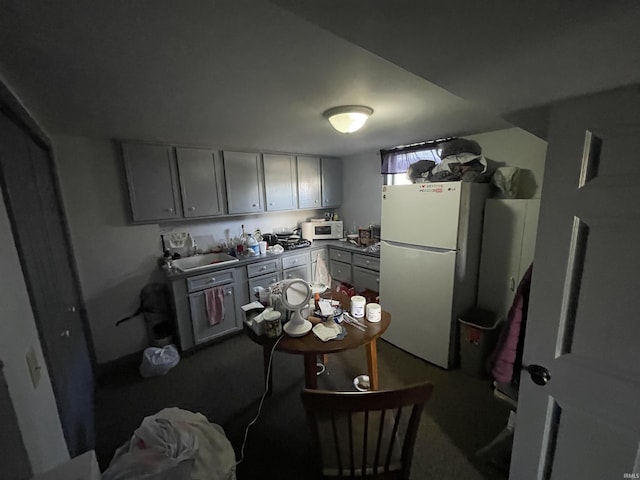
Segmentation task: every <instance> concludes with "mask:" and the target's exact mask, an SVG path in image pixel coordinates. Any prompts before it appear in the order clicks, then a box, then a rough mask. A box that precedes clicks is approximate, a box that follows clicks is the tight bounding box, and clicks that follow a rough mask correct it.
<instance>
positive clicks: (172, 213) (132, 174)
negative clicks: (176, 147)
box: [122, 143, 181, 222]
mask: <svg viewBox="0 0 640 480" xmlns="http://www.w3.org/2000/svg"><path fill="white" fill-rule="evenodd" d="M122 152H123V158H124V167H125V172H126V175H127V184H128V187H129V200H130V202H131V213H132V218H133V221H134V222H151V221H158V220H171V219H175V218H180V217H181V214H180V198H179V194H178V183H177V172H176V166H175V161H174V157H173V148H172V147H170V146H167V145H149V144H141V143H124V144H123V145H122Z"/></svg>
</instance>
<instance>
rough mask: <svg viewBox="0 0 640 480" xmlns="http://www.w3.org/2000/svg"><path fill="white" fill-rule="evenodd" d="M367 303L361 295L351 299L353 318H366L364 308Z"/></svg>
mask: <svg viewBox="0 0 640 480" xmlns="http://www.w3.org/2000/svg"><path fill="white" fill-rule="evenodd" d="M366 303H367V299H366V298H364V297H361V296H360V295H354V296H353V297H351V316H353V317H354V318H362V317H364V306H365V304H366Z"/></svg>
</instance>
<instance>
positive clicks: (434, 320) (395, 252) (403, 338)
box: [380, 241, 457, 368]
mask: <svg viewBox="0 0 640 480" xmlns="http://www.w3.org/2000/svg"><path fill="white" fill-rule="evenodd" d="M456 255H457V254H456V252H455V251H453V250H443V251H439V252H436V251H433V250H427V249H423V248H406V247H404V246H401V245H397V244H393V243H389V242H385V241H383V242H381V251H380V304H381V305H382V308H384V309H385V310H386V311H388V312H390V313H391V324H390V325H389V328H388V330H387V331H386V332H385V334H384V335H383V338H384V339H385V340H387V341H389V342H391V343H393V344H394V345H396V346H397V347H400V348H402V349H403V350H406V351H407V352H410V353H412V354H413V355H416V356H418V357H420V358H423V359H424V360H427V361H429V362H431V363H435V364H436V365H439V366H441V367H443V368H449V367H450V366H451V360H452V358H451V356H452V355H451V354H452V351H451V342H452V339H451V328H452V323H453V318H452V315H453V311H452V308H453V307H452V302H453V283H454V272H455V263H456Z"/></svg>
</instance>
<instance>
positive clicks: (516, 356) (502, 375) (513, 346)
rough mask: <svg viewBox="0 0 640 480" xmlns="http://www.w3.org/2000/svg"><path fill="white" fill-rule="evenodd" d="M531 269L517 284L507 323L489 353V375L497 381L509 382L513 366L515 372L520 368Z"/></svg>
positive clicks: (531, 268) (512, 375) (531, 267)
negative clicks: (490, 360)
mask: <svg viewBox="0 0 640 480" xmlns="http://www.w3.org/2000/svg"><path fill="white" fill-rule="evenodd" d="M532 270H533V265H531V266H529V268H528V269H527V271H526V272H525V274H524V276H523V277H522V280H521V281H520V284H519V285H518V289H517V290H516V294H515V296H514V298H513V303H512V304H511V308H510V309H509V313H508V315H507V325H506V326H505V328H504V330H503V331H502V335H501V336H500V340H499V341H498V345H497V346H496V349H495V350H494V351H493V354H492V355H491V357H492V362H491V363H492V365H493V367H492V369H491V375H492V376H493V378H494V379H495V380H496V381H498V382H504V383H510V382H511V381H512V380H513V377H514V368H515V369H517V373H519V370H520V363H521V362H522V340H523V338H524V329H525V324H526V321H527V309H528V307H529V289H530V286H531V272H532Z"/></svg>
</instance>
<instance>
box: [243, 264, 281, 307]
mask: <svg viewBox="0 0 640 480" xmlns="http://www.w3.org/2000/svg"><path fill="white" fill-rule="evenodd" d="M281 270H282V269H281V263H280V258H272V259H270V260H264V261H262V262H256V263H252V264H251V265H247V277H248V279H249V280H248V285H249V297H250V298H251V299H252V300H255V298H256V297H255V294H254V289H255V288H256V287H262V288H267V287H269V285H271V284H272V283H275V282H279V281H280V280H282V273H281Z"/></svg>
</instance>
